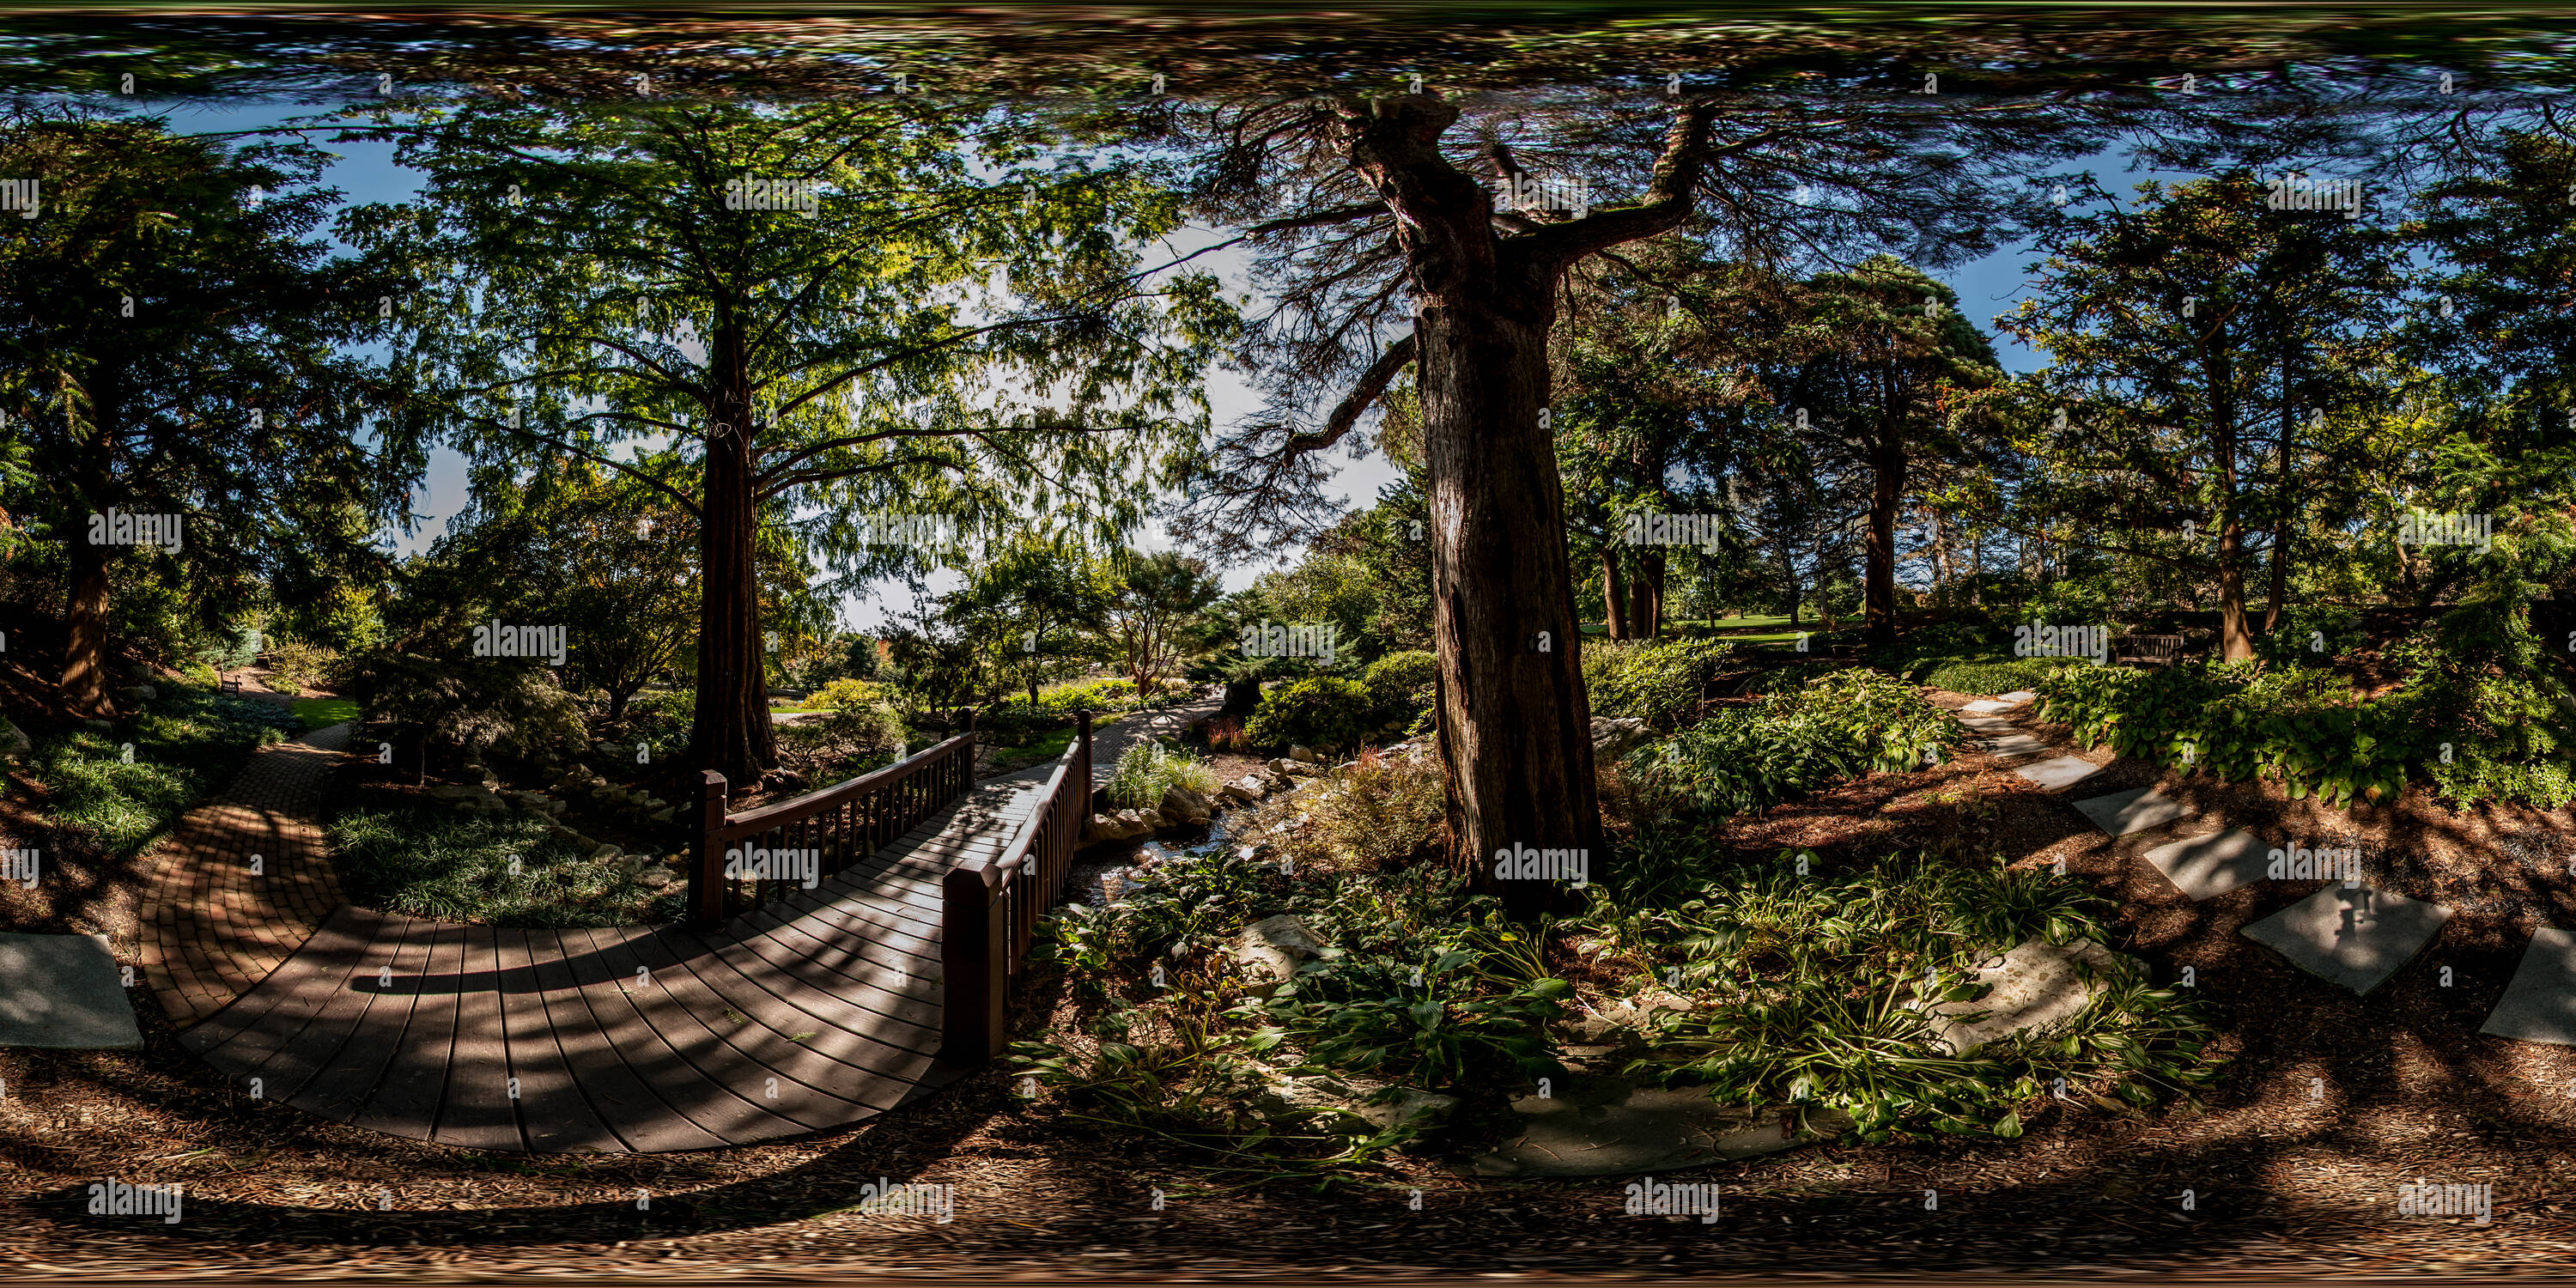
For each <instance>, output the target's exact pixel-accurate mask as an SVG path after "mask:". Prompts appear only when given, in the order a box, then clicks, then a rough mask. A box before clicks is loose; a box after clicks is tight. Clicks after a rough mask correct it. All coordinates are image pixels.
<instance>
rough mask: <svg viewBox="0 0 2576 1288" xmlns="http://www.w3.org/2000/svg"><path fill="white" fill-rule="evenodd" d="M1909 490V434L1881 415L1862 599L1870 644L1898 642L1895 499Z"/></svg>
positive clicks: (1874, 455)
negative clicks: (1906, 478)
mask: <svg viewBox="0 0 2576 1288" xmlns="http://www.w3.org/2000/svg"><path fill="white" fill-rule="evenodd" d="M1904 494H1905V437H1904V435H1903V434H1902V433H1900V432H1899V431H1898V429H1897V426H1896V423H1895V420H1894V418H1893V417H1888V416H1883V417H1881V418H1880V422H1879V427H1878V437H1877V439H1876V440H1875V441H1873V442H1872V443H1871V444H1870V491H1869V537H1868V540H1867V544H1866V546H1865V550H1864V558H1863V560H1862V568H1861V582H1862V584H1861V599H1862V602H1863V604H1864V605H1865V607H1864V609H1863V612H1864V613H1865V614H1866V615H1867V618H1868V629H1867V631H1866V632H1865V633H1864V635H1863V639H1864V642H1866V643H1869V644H1893V643H1895V642H1896V501H1897V498H1898V497H1900V496H1903V495H1904Z"/></svg>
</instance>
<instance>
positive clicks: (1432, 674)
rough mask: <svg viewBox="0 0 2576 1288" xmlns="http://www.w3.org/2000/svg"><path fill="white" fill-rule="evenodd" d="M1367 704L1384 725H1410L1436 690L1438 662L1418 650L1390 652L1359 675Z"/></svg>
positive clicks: (1438, 677) (1438, 682)
mask: <svg viewBox="0 0 2576 1288" xmlns="http://www.w3.org/2000/svg"><path fill="white" fill-rule="evenodd" d="M1360 683H1361V684H1362V685H1363V686H1365V687H1366V688H1367V689H1368V692H1369V703H1370V705H1372V706H1373V707H1375V708H1376V711H1377V716H1378V719H1379V720H1380V721H1382V722H1385V723H1390V724H1392V723H1397V722H1405V723H1410V722H1411V721H1412V720H1413V718H1414V717H1415V716H1416V715H1418V714H1420V713H1421V712H1423V711H1425V710H1427V709H1429V707H1430V706H1431V703H1432V700H1433V698H1434V697H1435V696H1436V695H1437V693H1438V691H1439V684H1440V659H1439V658H1437V657H1434V656H1432V655H1431V654H1429V653H1425V652H1422V651H1421V650H1419V649H1414V650H1408V651H1406V652H1402V653H1389V654H1387V655H1386V656H1384V657H1382V658H1379V659H1378V660H1376V661H1374V662H1371V663H1369V664H1368V669H1367V670H1364V671H1362V672H1360Z"/></svg>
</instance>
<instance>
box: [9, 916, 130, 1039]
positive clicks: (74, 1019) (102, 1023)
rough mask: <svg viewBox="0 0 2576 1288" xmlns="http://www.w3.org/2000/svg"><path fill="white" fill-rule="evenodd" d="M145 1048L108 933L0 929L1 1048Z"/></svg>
mask: <svg viewBox="0 0 2576 1288" xmlns="http://www.w3.org/2000/svg"><path fill="white" fill-rule="evenodd" d="M142 1045H143V1030H142V1029H140V1028H138V1027H136V1026H135V1023H134V1005H133V1003H131V1002H129V1001H127V1000H126V997H125V982H124V977H123V972H122V971H119V970H118V969H117V966H116V954H115V953H113V952H110V951H109V950H108V946H107V938H106V936H104V935H21V934H11V933H4V932H0V1046H14V1047H54V1048H61V1049H69V1050H98V1049H128V1050H130V1049H132V1048H135V1047H139V1046H142Z"/></svg>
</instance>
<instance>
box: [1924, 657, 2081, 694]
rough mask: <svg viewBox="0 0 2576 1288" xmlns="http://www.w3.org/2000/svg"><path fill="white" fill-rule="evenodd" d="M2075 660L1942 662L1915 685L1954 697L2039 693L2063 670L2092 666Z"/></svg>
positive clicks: (2003, 658)
mask: <svg viewBox="0 0 2576 1288" xmlns="http://www.w3.org/2000/svg"><path fill="white" fill-rule="evenodd" d="M2090 665H2092V663H2090V662H2087V661H2085V660H2084V659H2082V658H2075V657H2005V656H2002V655H1988V656H1984V657H1969V658H1943V659H1939V660H1937V661H1935V662H1933V663H1932V664H1931V665H1930V666H1928V667H1926V668H1925V669H1924V671H1923V674H1922V675H1921V676H1920V677H1919V678H1917V679H1916V681H1915V682H1916V683H1918V684H1924V685H1928V686H1930V687H1932V688H1935V689H1945V690H1948V691H1949V692H1952V693H1974V694H1996V693H2019V692H2023V691H2025V690H2028V691H2032V692H2036V691H2038V688H2039V682H2040V681H2042V680H2045V679H2047V678H2048V677H2049V676H2051V675H2054V674H2056V673H2057V671H2058V670H2059V669H2060V668H2062V667H2069V666H2090Z"/></svg>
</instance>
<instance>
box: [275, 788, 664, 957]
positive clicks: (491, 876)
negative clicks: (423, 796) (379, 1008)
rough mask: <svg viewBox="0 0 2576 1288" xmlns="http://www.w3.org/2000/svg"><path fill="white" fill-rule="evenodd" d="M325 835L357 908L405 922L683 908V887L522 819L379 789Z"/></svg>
mask: <svg viewBox="0 0 2576 1288" xmlns="http://www.w3.org/2000/svg"><path fill="white" fill-rule="evenodd" d="M325 834H326V836H327V838H328V840H329V843H330V846H331V861H332V866H333V867H334V868H335V869H336V870H337V871H338V872H339V874H340V878H341V880H342V881H343V882H345V883H346V884H347V887H348V891H349V898H350V900H351V902H354V903H357V904H360V905H362V906H364V907H369V908H375V909H379V910H381V911H385V912H392V913H399V914H401V915H403V916H406V917H428V918H435V919H437V920H441V921H470V922H476V923H479V924H482V925H488V926H518V927H529V928H569V927H577V926H623V925H633V924H637V923H641V922H654V921H669V920H672V919H674V918H676V917H678V916H679V915H680V912H681V907H680V905H681V901H682V898H683V895H682V893H681V887H677V886H674V887H672V890H671V893H669V894H656V893H654V892H653V891H652V890H651V889H649V888H648V887H647V886H646V885H645V884H644V883H643V882H642V880H641V879H640V878H639V876H638V874H637V873H636V872H635V871H633V870H631V869H630V868H628V867H626V866H624V865H621V864H617V863H602V862H598V861H596V860H594V859H592V858H591V857H590V856H589V855H588V854H587V853H584V852H583V851H582V850H581V849H579V848H578V847H577V846H575V845H574V844H573V843H572V842H570V841H567V840H564V839H563V838H562V837H561V836H560V835H559V834H557V833H554V832H552V831H550V830H549V829H548V828H547V827H546V825H545V824H544V823H542V822H540V821H538V820H537V819H535V818H532V817H529V816H526V815H523V814H467V813H457V812H453V811H450V810H447V809H443V808H440V807H438V806H436V805H432V804H429V803H427V802H423V801H420V800H418V799H417V798H413V797H408V796H404V795H402V794H399V793H395V792H388V791H383V790H381V789H376V790H368V791H364V792H360V793H358V794H357V795H355V796H352V797H349V798H346V800H345V802H344V803H343V804H342V805H340V806H339V807H338V808H336V809H334V810H333V811H332V812H331V814H330V816H329V818H328V819H327V820H326V823H325Z"/></svg>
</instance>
